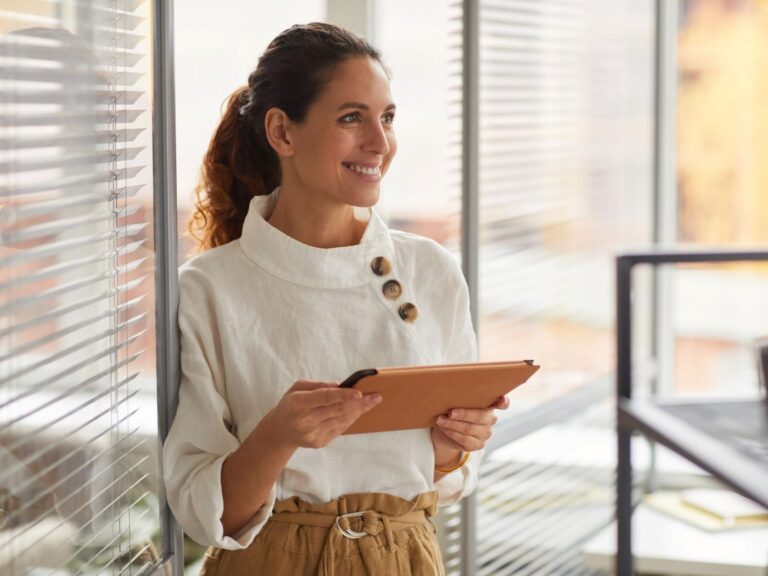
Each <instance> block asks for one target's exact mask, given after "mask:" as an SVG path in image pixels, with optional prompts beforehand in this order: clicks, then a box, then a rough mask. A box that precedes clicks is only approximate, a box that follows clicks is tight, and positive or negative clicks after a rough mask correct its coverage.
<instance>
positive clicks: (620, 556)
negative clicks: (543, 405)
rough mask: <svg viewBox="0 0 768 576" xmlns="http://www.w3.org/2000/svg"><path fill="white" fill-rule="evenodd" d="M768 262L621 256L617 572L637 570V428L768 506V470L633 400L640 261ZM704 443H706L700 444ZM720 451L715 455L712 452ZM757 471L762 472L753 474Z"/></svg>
mask: <svg viewBox="0 0 768 576" xmlns="http://www.w3.org/2000/svg"><path fill="white" fill-rule="evenodd" d="M758 261H768V250H742V251H731V250H719V251H685V250H670V251H665V250H656V251H649V252H634V253H626V254H622V255H619V256H617V258H616V392H617V393H616V432H617V443H618V446H617V448H618V462H617V479H616V524H617V549H616V574H617V576H631V575H632V574H634V566H633V558H632V511H633V505H632V453H631V449H630V448H631V445H630V439H631V436H632V432H633V431H635V430H639V431H641V432H643V433H644V434H646V435H647V436H649V437H650V438H652V439H654V440H657V441H658V442H660V443H662V444H664V445H665V446H667V447H668V448H670V449H672V450H674V451H675V452H677V453H678V454H680V455H681V456H683V457H685V458H688V459H689V460H691V461H692V462H694V463H696V464H698V465H699V466H701V467H702V468H704V469H705V470H707V471H708V472H710V473H711V474H713V475H714V476H716V477H717V478H719V479H720V480H722V481H723V482H725V483H726V484H728V485H729V486H731V487H732V488H733V489H734V490H736V491H738V492H740V493H741V494H743V495H744V496H747V497H748V498H751V499H753V500H755V501H756V502H758V503H760V504H762V505H764V506H767V507H768V482H765V481H764V478H766V477H768V476H767V475H768V472H766V471H765V470H763V469H762V468H761V467H759V466H757V465H755V464H754V463H753V462H750V461H749V460H748V458H746V457H745V456H742V455H739V454H735V453H734V452H733V451H732V449H729V448H728V447H727V446H726V445H724V444H722V443H720V442H717V441H716V440H714V439H712V438H711V437H709V436H706V435H705V434H704V433H703V432H700V431H698V430H696V429H695V428H694V427H692V426H691V425H690V424H689V423H688V424H686V423H685V422H683V421H682V420H680V419H677V418H675V417H674V416H673V415H672V414H671V413H669V412H668V411H665V410H662V409H661V408H660V407H658V406H656V405H654V403H653V402H650V401H638V400H633V399H632V309H631V304H632V271H633V269H634V268H635V266H637V265H639V264H649V265H652V266H659V265H664V264H687V263H718V262H758ZM701 441H704V442H705V445H704V446H702V445H701V444H700V442H701ZM708 450H714V451H715V452H714V454H713V453H710V452H708ZM753 474H758V476H757V477H753Z"/></svg>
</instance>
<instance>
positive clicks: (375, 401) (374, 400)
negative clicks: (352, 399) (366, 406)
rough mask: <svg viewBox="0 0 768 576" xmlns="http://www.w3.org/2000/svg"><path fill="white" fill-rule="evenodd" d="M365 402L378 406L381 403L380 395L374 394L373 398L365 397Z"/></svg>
mask: <svg viewBox="0 0 768 576" xmlns="http://www.w3.org/2000/svg"><path fill="white" fill-rule="evenodd" d="M366 400H367V401H368V402H370V403H371V404H378V403H379V402H381V394H375V395H373V396H367V397H366Z"/></svg>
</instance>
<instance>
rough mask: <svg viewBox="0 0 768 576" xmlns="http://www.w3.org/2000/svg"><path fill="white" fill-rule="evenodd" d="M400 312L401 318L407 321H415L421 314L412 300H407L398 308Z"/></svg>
mask: <svg viewBox="0 0 768 576" xmlns="http://www.w3.org/2000/svg"><path fill="white" fill-rule="evenodd" d="M397 312H398V314H400V318H402V319H403V320H405V321H406V322H413V321H414V320H416V317H417V316H418V315H419V311H418V310H416V306H415V305H413V304H411V303H410V302H406V303H405V304H403V305H402V306H400V308H399V309H398V310H397Z"/></svg>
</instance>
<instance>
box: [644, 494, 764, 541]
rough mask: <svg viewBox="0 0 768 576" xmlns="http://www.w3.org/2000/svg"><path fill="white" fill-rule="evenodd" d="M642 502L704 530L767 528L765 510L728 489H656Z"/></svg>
mask: <svg viewBox="0 0 768 576" xmlns="http://www.w3.org/2000/svg"><path fill="white" fill-rule="evenodd" d="M644 502H645V504H647V505H648V506H650V507H651V508H654V509H656V510H659V511H660V512H664V513H665V514H668V515H670V516H673V517H675V518H677V519H679V520H683V521H685V522H687V523H689V524H691V525H693V526H696V527H697V528H701V529H703V530H710V531H718V530H729V529H733V528H757V527H765V526H768V510H766V509H765V508H762V507H761V506H760V505H758V504H755V503H754V502H752V501H751V500H748V499H747V498H744V497H743V496H740V495H739V494H736V493H735V492H731V491H730V490H721V489H717V488H692V489H689V490H680V491H672V490H669V491H665V490H659V491H657V492H654V493H652V494H648V495H647V496H646V497H645V498H644Z"/></svg>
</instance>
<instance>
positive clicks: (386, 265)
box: [371, 256, 392, 276]
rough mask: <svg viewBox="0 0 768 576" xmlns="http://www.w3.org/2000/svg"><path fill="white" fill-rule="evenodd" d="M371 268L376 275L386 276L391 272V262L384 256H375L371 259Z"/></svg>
mask: <svg viewBox="0 0 768 576" xmlns="http://www.w3.org/2000/svg"><path fill="white" fill-rule="evenodd" d="M371 270H373V273H374V274H376V276H386V275H387V274H389V273H390V272H392V264H390V262H389V260H387V259H386V258H384V256H377V257H376V258H374V259H373V260H371Z"/></svg>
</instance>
